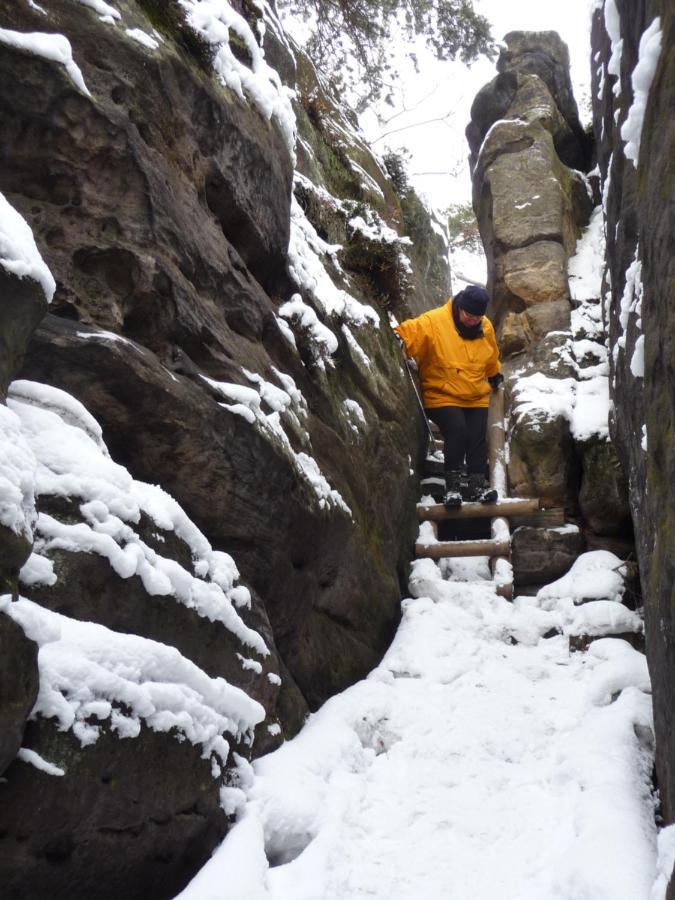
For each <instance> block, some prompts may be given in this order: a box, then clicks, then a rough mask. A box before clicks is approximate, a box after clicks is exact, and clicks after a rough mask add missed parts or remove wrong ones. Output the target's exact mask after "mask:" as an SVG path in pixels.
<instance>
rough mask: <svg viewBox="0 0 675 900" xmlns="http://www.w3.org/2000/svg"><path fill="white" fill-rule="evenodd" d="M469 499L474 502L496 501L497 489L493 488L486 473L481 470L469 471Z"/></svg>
mask: <svg viewBox="0 0 675 900" xmlns="http://www.w3.org/2000/svg"><path fill="white" fill-rule="evenodd" d="M467 493H468V496H467V497H466V498H465V499H467V500H473V501H474V503H475V502H478V503H496V502H497V491H496V490H495V489H494V488H491V487H490V485H489V483H488V480H487V478H486V477H485V475H482V474H481V473H480V472H470V473H469V484H468V491H467Z"/></svg>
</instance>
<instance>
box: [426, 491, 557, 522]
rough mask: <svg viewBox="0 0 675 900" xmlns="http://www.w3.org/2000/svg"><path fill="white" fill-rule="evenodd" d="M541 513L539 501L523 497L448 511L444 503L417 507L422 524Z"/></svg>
mask: <svg viewBox="0 0 675 900" xmlns="http://www.w3.org/2000/svg"><path fill="white" fill-rule="evenodd" d="M538 512H539V500H537V499H527V498H521V497H514V498H507V499H506V500H498V501H497V503H462V505H461V506H460V507H459V508H458V509H446V508H445V506H443V504H442V503H435V504H434V505H433V506H422V505H418V507H417V518H418V519H419V520H420V522H440V521H441V520H443V519H494V518H495V517H497V516H500V517H502V518H510V517H511V516H516V515H517V516H529V515H532V514H535V513H538Z"/></svg>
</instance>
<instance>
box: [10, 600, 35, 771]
mask: <svg viewBox="0 0 675 900" xmlns="http://www.w3.org/2000/svg"><path fill="white" fill-rule="evenodd" d="M37 652H38V648H37V644H35V643H34V642H33V641H31V640H29V639H28V638H27V637H26V635H25V634H24V633H23V630H22V629H21V627H20V626H19V625H17V624H16V622H14V620H13V619H10V618H9V616H7V615H5V613H4V612H0V775H2V774H3V773H4V771H5V769H6V768H7V766H8V765H9V764H10V763H11V762H12V760H13V759H14V757H15V756H16V754H17V751H18V749H19V747H21V744H22V741H23V733H24V730H25V727H26V722H27V720H28V716H29V714H30V711H31V709H32V708H33V704H34V703H35V698H36V697H37V692H38V681H39V678H38V667H37Z"/></svg>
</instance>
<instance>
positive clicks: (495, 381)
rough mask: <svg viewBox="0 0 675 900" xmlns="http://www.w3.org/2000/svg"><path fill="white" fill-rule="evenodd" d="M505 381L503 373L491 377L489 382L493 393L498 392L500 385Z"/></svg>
mask: <svg viewBox="0 0 675 900" xmlns="http://www.w3.org/2000/svg"><path fill="white" fill-rule="evenodd" d="M502 381H504V376H503V375H502V373H501V372H497V374H496V375H490V377H489V378H488V382H489V384H490V387H491V388H492V390H493V391H496V390H498V388H499V385H500V384H501V383H502Z"/></svg>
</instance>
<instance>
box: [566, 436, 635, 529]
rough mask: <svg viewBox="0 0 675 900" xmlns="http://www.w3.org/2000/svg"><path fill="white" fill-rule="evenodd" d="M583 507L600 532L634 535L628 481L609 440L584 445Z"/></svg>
mask: <svg viewBox="0 0 675 900" xmlns="http://www.w3.org/2000/svg"><path fill="white" fill-rule="evenodd" d="M580 450H581V465H582V476H581V488H580V490H579V508H580V510H581V514H582V516H583V518H584V521H585V522H586V523H587V524H588V527H589V528H590V529H591V531H593V532H594V533H595V534H596V535H602V536H607V537H619V538H620V537H624V538H627V539H631V538H632V533H633V526H632V522H631V517H630V506H629V504H628V481H627V479H626V476H625V474H624V471H623V468H622V466H621V463H620V461H619V458H618V456H617V453H616V448H615V447H614V445H613V444H612V443H610V442H609V441H603V440H600V439H598V438H596V439H594V440H591V441H588V442H586V443H584V444H582V445H581V447H580Z"/></svg>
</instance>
